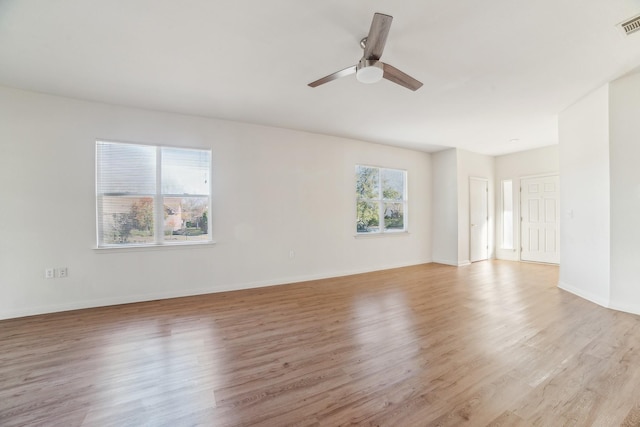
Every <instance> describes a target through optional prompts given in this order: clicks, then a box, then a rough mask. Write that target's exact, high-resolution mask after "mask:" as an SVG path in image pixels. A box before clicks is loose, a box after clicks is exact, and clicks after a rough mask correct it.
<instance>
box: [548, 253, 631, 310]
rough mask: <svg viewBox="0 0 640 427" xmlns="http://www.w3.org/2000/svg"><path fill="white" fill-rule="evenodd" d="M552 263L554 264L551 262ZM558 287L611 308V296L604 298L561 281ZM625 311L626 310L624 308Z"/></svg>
mask: <svg viewBox="0 0 640 427" xmlns="http://www.w3.org/2000/svg"><path fill="white" fill-rule="evenodd" d="M549 265H552V264H549ZM558 287H559V288H560V289H562V290H563V291H567V292H569V293H572V294H574V295H576V296H579V297H580V298H584V299H586V300H587V301H591V302H592V303H595V304H598V305H600V306H602V307H605V308H611V306H610V305H609V298H606V299H605V298H602V297H601V296H599V295H596V294H593V293H591V292H585V291H584V289H580V288H576V287H575V286H572V285H570V284H568V283H565V282H562V281H559V282H558ZM623 311H624V310H623Z"/></svg>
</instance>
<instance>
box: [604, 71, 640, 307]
mask: <svg viewBox="0 0 640 427" xmlns="http://www.w3.org/2000/svg"><path fill="white" fill-rule="evenodd" d="M609 88H610V94H609V100H610V104H609V107H610V110H609V117H610V153H611V159H610V161H611V170H610V173H611V301H610V306H611V307H613V308H617V309H619V310H624V311H628V312H632V313H636V314H640V226H638V224H639V219H640V161H639V160H640V97H639V96H638V95H639V94H640V74H637V73H636V74H632V75H630V76H627V77H623V78H621V79H619V80H616V81H614V82H612V83H611V84H610V86H609Z"/></svg>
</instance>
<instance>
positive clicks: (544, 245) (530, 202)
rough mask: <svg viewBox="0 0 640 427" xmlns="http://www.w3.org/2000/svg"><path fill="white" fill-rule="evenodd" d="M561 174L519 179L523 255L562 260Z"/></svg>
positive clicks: (530, 258) (532, 258)
mask: <svg viewBox="0 0 640 427" xmlns="http://www.w3.org/2000/svg"><path fill="white" fill-rule="evenodd" d="M559 183H560V180H559V177H558V175H548V176H540V177H533V178H523V179H522V180H521V182H520V193H521V194H520V213H521V217H520V221H521V226H520V242H521V248H520V259H521V260H522V261H533V262H545V263H550V264H559V263H560V224H559V220H560V216H559V215H558V208H559V205H560V204H559V202H560V188H559Z"/></svg>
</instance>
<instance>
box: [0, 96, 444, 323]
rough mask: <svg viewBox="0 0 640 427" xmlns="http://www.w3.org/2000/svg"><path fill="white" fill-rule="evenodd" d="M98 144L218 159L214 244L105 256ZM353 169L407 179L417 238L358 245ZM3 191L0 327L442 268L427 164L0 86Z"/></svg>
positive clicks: (393, 153)
mask: <svg viewBox="0 0 640 427" xmlns="http://www.w3.org/2000/svg"><path fill="white" fill-rule="evenodd" d="M97 138H102V139H107V140H116V141H130V142H146V143H157V144H165V145H175V146H188V147H203V148H211V149H212V151H213V168H214V170H213V188H214V190H213V212H212V215H211V221H212V225H213V230H214V233H213V235H214V239H215V240H216V241H217V244H216V245H212V246H206V247H189V248H159V249H158V248H157V249H147V250H115V251H105V250H102V251H98V250H95V249H94V247H95V235H96V226H95V190H94V186H95V183H94V174H95V170H94V169H95V166H94V158H95V140H96V139H97ZM356 163H364V164H369V165H380V166H386V167H390V168H399V169H406V170H407V171H408V185H409V215H410V216H409V233H407V234H402V235H398V236H394V237H380V238H358V239H356V238H354V234H355V205H354V165H355V164H356ZM0 182H1V183H2V185H0V206H1V209H0V236H2V238H1V239H0V269H1V271H3V274H2V276H1V278H0V280H1V284H0V318H7V317H15V316H21V315H27V314H35V313H43V312H51V311H59V310H64V309H71V308H80V307H91V306H98V305H106V304H114V303H122V302H132V301H140V300H148V299H155V298H163V297H171V296H179V295H191V294H199V293H208V292H216V291H222V290H231V289H240V288H246V287H253V286H262V285H268V284H277V283H285V282H291V281H298V280H304V279H310V278H320V277H328V276H337V275H344V274H349V273H354V272H364V271H372V270H378V269H384V268H389V267H398V266H404V265H412V264H419V263H425V262H429V261H431V249H430V242H431V234H430V224H431V214H430V205H431V188H432V186H431V159H430V155H429V154H426V153H422V152H416V151H411V150H405V149H400V148H394V147H388V146H382V145H376V144H371V143H366V142H360V141H355V140H349V139H342V138H335V137H328V136H323V135H317V134H310V133H304V132H296V131H291V130H284V129H277V128H270V127H262V126H256V125H249V124H241V123H235V122H228V121H222V120H214V119H206V118H201V117H190V116H183V115H176V114H169V113H161V112H153V111H146V110H141V109H133V108H125V107H120V106H111V105H104V104H98V103H91V102H83V101H77V100H71V99H66V98H60V97H54V96H48V95H42V94H36V93H31V92H24V91H19V90H14V89H9V88H2V87H0ZM290 250H294V251H295V257H294V258H289V251H290ZM63 266H66V267H68V269H69V277H68V278H66V279H49V280H46V279H44V269H45V268H46V267H63Z"/></svg>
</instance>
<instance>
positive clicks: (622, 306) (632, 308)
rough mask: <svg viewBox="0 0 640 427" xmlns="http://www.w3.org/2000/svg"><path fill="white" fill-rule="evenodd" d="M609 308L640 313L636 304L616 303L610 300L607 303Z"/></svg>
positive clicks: (639, 306) (639, 308) (639, 307)
mask: <svg viewBox="0 0 640 427" xmlns="http://www.w3.org/2000/svg"><path fill="white" fill-rule="evenodd" d="M609 308H611V309H613V310H618V311H624V312H625V313H631V314H638V315H640V305H638V304H618V303H617V302H612V303H610V304H609Z"/></svg>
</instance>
